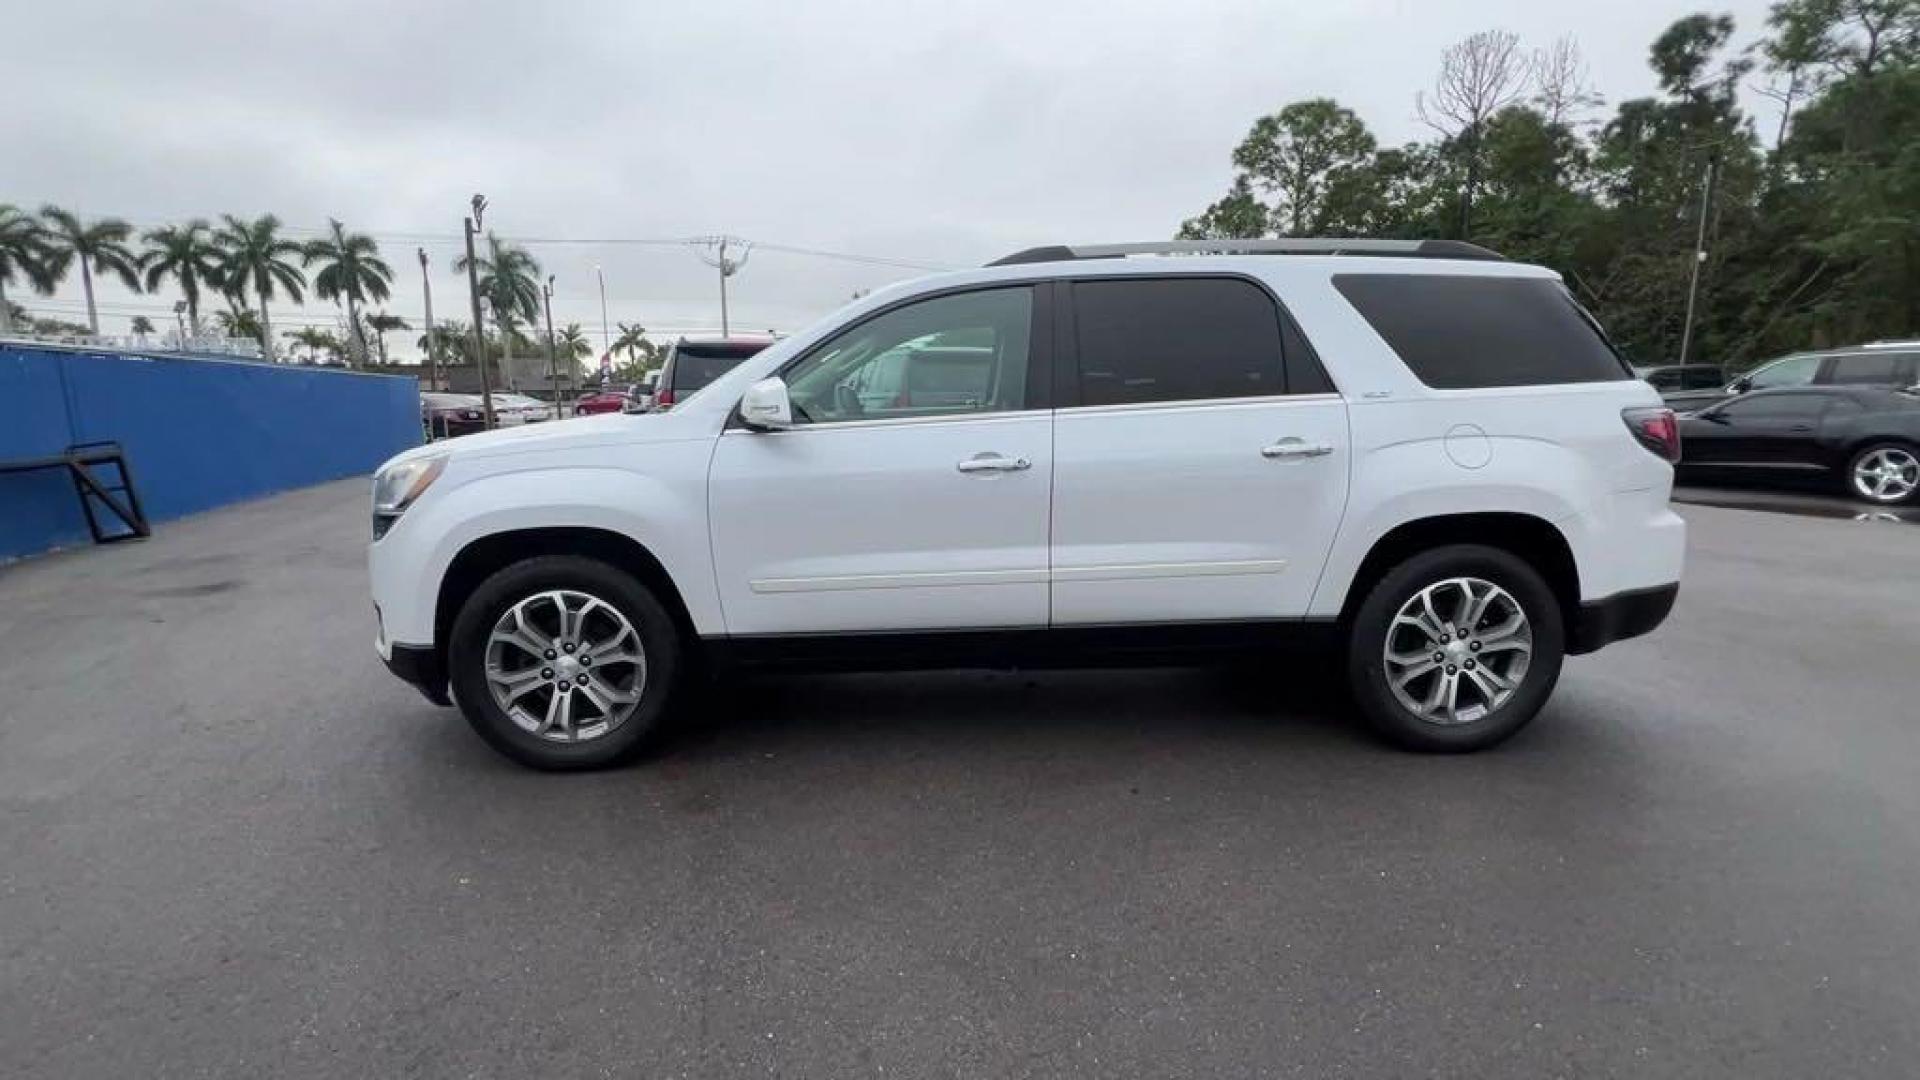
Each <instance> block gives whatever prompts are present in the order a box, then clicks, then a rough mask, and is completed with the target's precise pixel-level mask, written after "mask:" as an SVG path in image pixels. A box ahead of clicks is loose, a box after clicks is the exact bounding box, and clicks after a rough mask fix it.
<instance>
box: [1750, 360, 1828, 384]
mask: <svg viewBox="0 0 1920 1080" xmlns="http://www.w3.org/2000/svg"><path fill="white" fill-rule="evenodd" d="M1819 370H1820V357H1818V356H1812V355H1808V356H1789V357H1787V358H1786V359H1785V360H1779V361H1775V362H1774V363H1771V364H1768V365H1767V366H1766V367H1763V368H1760V369H1759V370H1757V371H1755V372H1754V373H1753V374H1751V375H1749V376H1747V381H1748V383H1749V385H1750V386H1751V387H1752V388H1753V389H1755V390H1765V389H1767V388H1768V387H1772V386H1805V385H1807V384H1808V383H1810V382H1812V381H1813V376H1814V375H1815V374H1816V373H1817V372H1818V371H1819Z"/></svg>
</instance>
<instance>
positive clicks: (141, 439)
mask: <svg viewBox="0 0 1920 1080" xmlns="http://www.w3.org/2000/svg"><path fill="white" fill-rule="evenodd" d="M0 416H4V420H3V421H0V462H5V461H13V460H18V459H22V458H36V457H47V456H51V455H57V454H60V453H62V452H64V451H65V450H66V448H67V447H68V446H71V445H73V444H74V443H81V442H93V441H100V440H111V441H114V442H118V443H119V444H120V445H121V446H122V447H124V448H125V449H126V453H127V461H128V463H129V464H130V465H131V466H132V468H133V474H134V479H135V481H136V482H137V484H138V487H139V491H140V500H141V503H142V504H143V506H144V508H145V510H146V512H147V517H148V518H149V519H150V520H152V521H155V522H160V521H165V520H166V519H168V518H176V517H180V516H181V515H183V514H191V513H195V512H197V511H201V510H207V509H210V508H212V507H216V506H224V505H226V504H228V503H234V502H239V501H241V500H244V499H251V498H257V497H258V496H261V495H266V494H269V493H271V492H275V491H284V490H286V489H288V488H295V487H300V486H303V485H306V484H317V483H320V482H321V481H324V480H333V479H337V478H339V477H343V476H354V475H358V474H364V473H368V472H371V471H372V470H373V468H374V467H375V466H377V465H379V464H380V462H382V461H384V460H386V459H387V458H388V457H389V456H391V455H393V454H396V453H398V452H399V451H401V450H403V449H405V448H407V447H409V446H412V445H414V444H415V443H417V442H419V441H420V394H419V386H418V384H417V383H416V382H415V381H414V380H412V379H407V378H395V377H392V376H385V375H362V374H357V373H350V372H342V371H327V370H313V369H303V368H295V367H277V366H272V365H267V364H259V363H242V362H232V361H221V360H204V359H190V358H186V357H171V356H146V355H132V354H120V353H97V352H82V351H74V350H66V349H58V348H44V347H38V346H31V345H16V344H5V345H0ZM87 539H88V535H87V527H86V520H85V518H83V517H82V516H81V513H80V504H79V500H78V499H77V498H76V497H75V495H74V492H73V483H72V481H71V480H69V479H68V477H67V475H66V473H65V472H64V471H47V472H38V473H11V474H8V473H0V561H4V560H6V559H9V558H15V557H18V556H22V555H31V554H34V553H36V552H40V551H45V550H47V549H49V548H53V547H60V546H65V545H67V544H73V543H79V542H84V541H86V540H87Z"/></svg>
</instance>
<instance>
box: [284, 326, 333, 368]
mask: <svg viewBox="0 0 1920 1080" xmlns="http://www.w3.org/2000/svg"><path fill="white" fill-rule="evenodd" d="M286 336H287V337H288V338H290V339H292V340H294V341H297V342H299V343H300V344H302V345H305V346H306V347H307V361H308V362H309V363H312V362H313V360H314V358H315V357H317V356H318V355H319V353H320V350H322V349H327V350H336V349H338V348H339V345H340V339H339V338H336V337H334V336H333V335H332V334H330V333H328V332H327V331H325V330H322V329H320V328H319V327H317V326H303V327H301V328H300V329H298V330H290V331H288V332H287V335H286Z"/></svg>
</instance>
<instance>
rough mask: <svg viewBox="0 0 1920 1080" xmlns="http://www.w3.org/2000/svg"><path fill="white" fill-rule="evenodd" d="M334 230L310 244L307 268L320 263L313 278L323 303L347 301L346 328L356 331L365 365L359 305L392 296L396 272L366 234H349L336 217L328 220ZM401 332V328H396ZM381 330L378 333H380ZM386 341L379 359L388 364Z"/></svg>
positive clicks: (364, 348) (359, 350) (358, 351)
mask: <svg viewBox="0 0 1920 1080" xmlns="http://www.w3.org/2000/svg"><path fill="white" fill-rule="evenodd" d="M327 225H328V226H329V227H330V229H331V230H332V231H331V232H329V233H328V235H327V237H326V238H325V239H323V240H315V241H313V242H312V243H310V244H308V245H307V248H306V262H307V265H308V266H312V265H313V264H314V263H320V264H321V267H320V272H319V273H317V274H315V275H314V276H313V291H314V294H315V295H317V296H319V297H320V299H322V300H332V301H333V302H334V303H336V304H337V303H339V302H340V300H341V299H342V298H345V299H346V301H347V325H348V326H351V327H352V328H353V337H354V343H355V345H356V346H357V348H356V349H355V352H356V353H358V355H359V358H360V360H361V361H362V362H365V360H366V357H367V338H366V334H365V333H364V332H363V331H362V329H361V327H360V305H361V304H364V303H367V302H369V301H374V302H384V301H385V300H386V299H387V297H388V296H389V295H390V294H391V291H392V288H391V287H392V285H393V269H392V268H391V267H389V266H388V265H387V264H386V263H385V262H383V261H381V259H380V245H378V244H376V243H374V242H373V237H371V236H368V235H367V234H365V233H350V232H348V231H347V227H346V226H345V225H342V224H340V222H339V220H338V219H337V218H329V219H328V220H327ZM393 329H398V328H393ZM377 332H378V331H376V333H377ZM386 358H387V357H386V342H385V341H384V340H383V341H382V342H381V345H380V360H381V362H382V363H385V362H386Z"/></svg>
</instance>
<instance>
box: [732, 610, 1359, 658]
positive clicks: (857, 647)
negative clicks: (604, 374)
mask: <svg viewBox="0 0 1920 1080" xmlns="http://www.w3.org/2000/svg"><path fill="white" fill-rule="evenodd" d="M1338 640H1339V634H1338V632H1337V624H1336V623H1335V622H1334V621H1333V620H1331V619H1325V620H1319V619H1315V620H1300V619H1274V620H1257V621H1234V622H1200V623H1153V624H1145V625H1132V624H1130V625H1120V626H1054V627H1022V628H1009V629H967V630H918V631H895V632H887V633H836V634H749V635H740V636H733V637H709V638H703V639H701V645H702V647H703V649H704V651H705V653H706V656H707V658H708V659H709V660H710V661H711V662H712V663H713V665H714V667H715V668H717V669H751V670H785V671H926V670H937V669H941V668H999V669H1018V668H1087V667H1156V666H1180V665H1187V664H1204V663H1222V662H1234V661H1245V660H1253V659H1261V658H1269V659H1270V658H1272V657H1274V656H1275V655H1276V654H1292V655H1323V654H1329V653H1331V652H1332V651H1333V650H1334V649H1335V648H1336V647H1337V645H1338Z"/></svg>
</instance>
